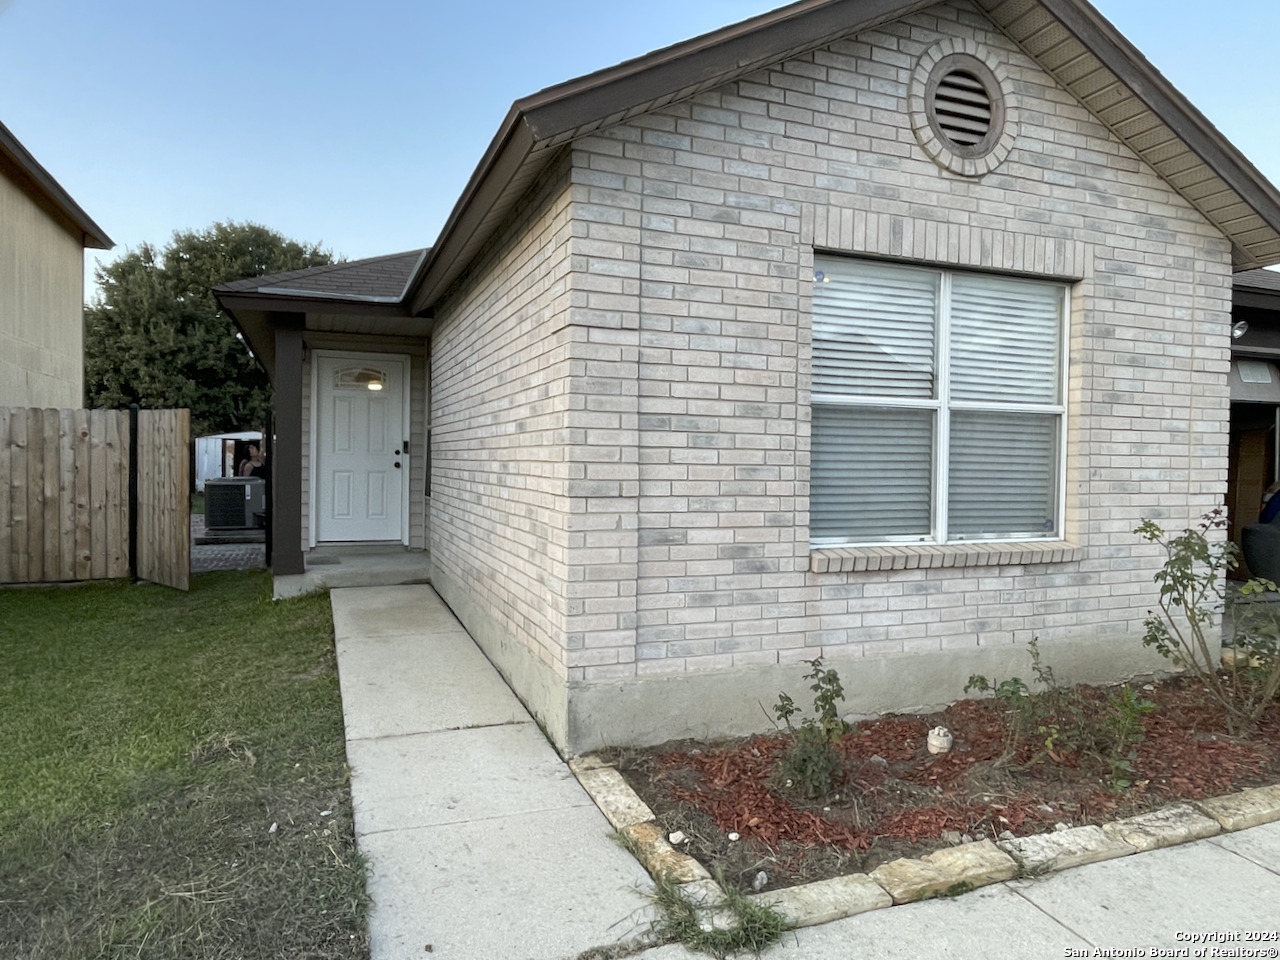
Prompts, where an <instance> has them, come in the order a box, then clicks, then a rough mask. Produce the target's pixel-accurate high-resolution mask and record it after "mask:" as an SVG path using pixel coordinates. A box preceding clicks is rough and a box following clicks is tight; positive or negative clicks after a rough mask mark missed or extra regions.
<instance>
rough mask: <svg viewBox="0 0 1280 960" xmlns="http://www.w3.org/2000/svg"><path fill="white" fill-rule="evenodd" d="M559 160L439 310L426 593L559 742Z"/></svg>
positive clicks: (562, 274) (562, 654) (564, 194)
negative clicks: (437, 598)
mask: <svg viewBox="0 0 1280 960" xmlns="http://www.w3.org/2000/svg"><path fill="white" fill-rule="evenodd" d="M572 231H573V224H572V223H571V221H570V202H569V194H568V164H567V158H563V159H562V160H561V161H560V162H553V164H552V166H551V168H550V170H549V172H548V173H547V175H546V176H544V178H543V179H542V180H541V181H540V182H539V183H538V184H536V185H535V186H534V187H533V189H532V190H531V192H530V194H529V196H528V197H527V198H526V200H525V201H524V202H523V203H522V204H521V205H520V206H519V207H518V208H517V209H516V210H515V211H514V212H513V213H512V215H511V218H510V220H509V221H508V223H506V224H505V225H504V227H503V229H502V230H500V231H499V236H500V237H501V238H502V240H501V242H500V243H498V244H497V245H495V246H493V247H492V248H491V249H489V250H487V251H485V252H484V253H483V254H482V256H481V257H480V258H479V259H478V261H477V263H476V264H475V265H474V266H473V267H472V269H471V271H470V272H469V273H468V274H467V275H466V276H464V277H463V278H462V279H460V280H459V281H458V283H457V284H456V285H455V288H454V289H453V290H452V291H451V292H450V293H449V295H448V296H447V297H446V299H445V300H444V301H443V302H442V303H441V304H440V305H439V306H437V308H436V324H435V326H434V328H433V331H432V336H431V348H430V364H431V371H430V377H431V415H430V429H431V436H432V443H431V461H432V462H431V499H430V503H429V507H430V532H431V543H430V549H431V564H432V574H431V578H432V584H433V586H434V587H435V588H436V590H437V591H439V593H440V595H441V596H442V597H443V598H444V600H445V601H446V602H447V603H448V604H449V606H450V607H451V608H452V609H453V611H454V613H455V614H457V616H458V617H459V619H460V620H461V621H462V623H463V624H464V625H465V626H466V628H467V629H468V631H470V633H471V635H472V636H473V637H474V638H475V639H476V640H477V641H478V642H479V643H480V645H481V647H483V648H484V650H485V652H486V653H487V654H488V655H489V657H490V659H492V660H493V661H494V662H495V663H496V664H497V666H498V667H499V668H500V669H501V670H502V672H503V673H504V674H505V675H506V677H507V678H508V680H509V681H510V682H511V683H512V686H513V687H514V688H515V690H516V692H517V693H518V694H519V695H520V696H521V697H522V699H523V700H524V701H525V703H526V704H527V705H528V706H529V707H530V709H531V710H532V711H533V713H534V714H535V715H536V716H537V717H538V719H539V720H540V721H541V722H542V723H543V724H544V725H545V727H546V729H547V730H548V731H549V732H550V733H551V734H552V736H553V737H554V738H555V739H556V740H557V741H559V742H563V739H564V736H565V730H566V726H565V724H566V710H567V674H568V669H569V661H568V657H569V653H570V650H569V647H570V641H569V640H568V639H567V636H566V616H567V615H568V612H569V594H570V584H569V576H570V572H569V569H568V554H569V550H570V542H571V538H573V537H574V536H575V535H576V534H575V530H576V528H577V525H578V524H579V523H581V522H582V521H584V520H585V519H589V518H585V517H584V516H583V515H582V514H581V513H580V512H578V511H581V510H582V509H583V506H582V504H581V503H580V502H577V501H575V500H574V499H573V498H572V497H573V495H574V493H575V489H574V485H575V484H576V483H578V482H579V480H580V473H581V468H580V467H579V466H578V465H576V464H575V463H574V462H573V460H572V457H571V451H572V444H573V443H574V436H573V430H572V419H571V417H572V415H573V411H571V406H572V405H573V404H574V403H582V402H583V401H582V396H581V394H580V393H579V394H575V393H573V392H571V390H570V378H571V377H572V376H574V375H575V373H577V372H581V369H582V368H583V367H584V366H585V365H584V364H583V363H582V362H581V361H574V360H573V359H572V357H573V353H574V342H575V339H576V338H578V337H580V336H582V335H583V333H582V331H581V330H580V329H579V328H575V327H574V326H573V325H572V323H571V319H572V313H571V309H570V308H571V298H572V297H573V293H572V285H571V283H570V271H571V268H572V264H571V258H570V250H571V247H570V244H571V236H572Z"/></svg>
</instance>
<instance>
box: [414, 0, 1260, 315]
mask: <svg viewBox="0 0 1280 960" xmlns="http://www.w3.org/2000/svg"><path fill="white" fill-rule="evenodd" d="M937 2H938V0H800V2H798V3H793V4H791V5H789V6H786V7H782V8H781V9H778V10H775V11H772V12H770V13H766V14H762V15H761V16H757V17H753V18H751V19H750V20H745V21H743V22H742V23H738V24H734V25H732V26H729V27H724V28H723V29H720V30H716V31H713V32H711V33H708V34H704V35H703V36H700V37H696V38H694V39H692V40H686V41H684V42H682V43H677V44H675V45H673V46H670V47H666V48H665V49H662V50H658V51H655V52H653V53H650V54H647V55H645V56H643V57H639V58H637V59H634V60H628V61H626V62H625V63H621V64H618V65H617V66H613V67H609V68H607V69H604V70H599V71H597V72H595V73H592V74H588V75H587V76H584V77H580V78H578V79H576V80H571V81H568V82H566V83H562V84H559V85H557V86H553V87H549V88H547V89H546V90H543V91H541V92H539V93H536V94H533V95H532V96H529V97H525V98H523V99H521V100H517V101H516V102H515V103H514V104H513V105H512V107H511V110H510V112H508V114H507V117H506V119H505V120H504V121H503V123H502V126H501V127H499V129H498V132H497V134H496V135H495V136H494V138H493V141H492V142H491V143H490V145H489V148H488V149H487V150H486V151H485V154H484V156H483V157H482V158H481V160H480V163H479V165H478V166H477V167H476V170H475V172H474V173H473V174H472V176H471V179H470V181H469V182H468V183H467V186H466V188H465V190H464V191H463V193H462V196H461V197H460V198H459V200H458V202H457V204H456V205H455V206H454V208H453V211H452V213H451V214H450V216H449V219H448V220H447V221H446V223H445V226H444V229H443V230H442V231H441V234H440V238H439V239H438V240H437V241H436V244H435V246H434V247H433V248H432V249H431V252H430V254H429V255H428V256H427V258H426V260H425V261H424V263H423V265H422V267H421V269H420V271H419V274H418V276H417V277H416V279H415V281H414V283H413V290H414V292H413V295H412V301H411V303H410V304H409V309H410V311H411V312H413V313H415V314H420V313H424V312H427V311H430V310H431V309H432V308H433V306H434V305H435V303H436V302H437V301H438V300H439V299H440V297H441V296H442V295H443V294H444V292H445V291H446V290H447V288H448V287H449V285H450V284H451V283H452V282H453V281H454V280H455V279H457V277H458V276H459V275H460V274H461V273H462V272H463V271H464V270H465V269H466V267H467V265H468V264H469V263H470V261H471V260H472V259H473V258H474V257H475V255H476V254H477V253H478V252H479V251H480V249H481V247H482V246H483V244H484V243H485V242H486V241H487V240H488V238H489V237H490V236H491V235H492V234H493V232H494V231H495V230H496V229H497V227H498V225H499V224H500V223H501V221H502V220H503V219H504V218H505V217H506V215H507V214H508V213H509V212H510V211H511V209H512V207H513V206H514V205H515V204H516V202H517V201H518V200H519V199H520V197H521V196H522V195H523V194H524V193H525V191H526V190H527V189H528V188H529V187H530V185H531V184H532V183H533V181H534V180H535V179H536V178H537V177H538V175H539V174H541V173H542V172H543V170H544V169H545V168H546V166H547V165H548V164H549V163H550V162H551V160H552V158H553V157H554V156H555V154H556V151H557V148H559V147H561V146H564V145H565V144H568V143H570V142H571V141H572V140H574V139H575V138H577V137H581V136H584V135H586V134H589V133H591V132H593V131H595V130H598V129H600V128H601V127H604V126H607V125H609V124H612V123H617V122H620V121H624V120H627V119H630V118H631V117H634V116H637V115H639V114H642V113H645V112H647V111H650V110H654V109H658V108H660V107H662V106H665V105H666V104H669V103H674V102H677V101H680V100H684V99H687V98H689V97H692V96H694V95H695V94H697V93H699V92H701V91H704V90H708V89H711V88H713V87H717V86H720V85H722V84H724V83H728V82H730V81H732V80H735V79H738V78H740V77H743V76H746V75H748V74H750V73H752V72H754V71H757V70H759V69H761V68H763V67H766V66H768V65H770V64H772V63H776V62H779V61H781V60H785V59H788V58H790V57H794V56H797V55H799V54H802V53H805V52H807V51H809V50H813V49H817V48H818V47H821V46H825V45H827V44H829V43H831V42H833V41H834V40H836V39H839V38H841V37H845V36H850V35H853V34H857V33H860V32H862V31H865V30H868V29H871V28H873V27H876V26H878V25H880V24H882V23H886V22H889V21H892V20H896V19H899V18H901V17H903V16H906V15H908V14H911V13H914V12H916V11H918V10H923V9H927V8H928V7H931V6H935V5H936V3H937ZM970 2H972V3H974V4H975V6H976V7H977V8H978V9H980V10H981V11H983V12H984V13H985V14H986V15H987V16H988V17H990V18H991V20H992V22H994V23H995V24H996V25H997V26H998V27H999V28H1000V29H1001V30H1003V31H1004V32H1005V34H1006V35H1007V36H1009V37H1010V38H1011V39H1012V40H1013V41H1014V42H1015V43H1017V44H1018V45H1019V46H1020V47H1021V48H1022V49H1023V51H1025V52H1026V53H1027V54H1028V55H1029V56H1031V57H1032V58H1034V59H1035V60H1036V61H1037V62H1038V63H1039V64H1040V65H1041V66H1042V67H1043V68H1044V69H1045V70H1046V71H1047V72H1048V73H1050V74H1051V75H1053V76H1054V77H1055V78H1056V79H1057V80H1058V81H1059V82H1060V83H1061V84H1062V85H1063V86H1064V87H1065V88H1066V89H1068V90H1070V91H1071V92H1072V93H1073V94H1075V95H1076V97H1077V98H1079V100H1080V101H1081V102H1082V103H1084V104H1085V106H1086V107H1088V109H1089V110H1090V111H1091V112H1092V113H1093V114H1094V116H1096V117H1097V118H1098V119H1099V120H1100V121H1101V122H1102V123H1104V124H1106V126H1107V127H1108V128H1110V129H1111V130H1112V132H1113V133H1115V135H1116V136H1117V137H1119V138H1120V139H1121V140H1122V141H1124V142H1125V143H1126V144H1128V146H1129V147H1130V148H1131V149H1133V150H1134V152H1135V153H1137V154H1138V155H1139V156H1140V157H1142V158H1143V159H1144V160H1145V161H1146V162H1147V163H1149V164H1150V165H1151V166H1152V167H1153V168H1154V169H1155V170H1156V171H1157V173H1159V174H1160V176H1161V177H1163V178H1164V179H1165V181H1166V182H1167V183H1168V184H1169V185H1170V186H1171V187H1172V188H1173V189H1174V190H1176V191H1178V193H1180V194H1181V195H1182V196H1183V197H1184V198H1186V200H1187V201H1188V202H1189V203H1191V204H1192V205H1193V206H1195V207H1196V208H1197V209H1198V210H1199V211H1200V212H1201V213H1202V214H1203V215H1204V216H1205V217H1206V218H1207V219H1208V220H1210V222H1212V223H1213V224H1215V225H1216V226H1217V227H1218V228H1219V229H1220V230H1221V231H1222V233H1223V235H1224V236H1226V237H1227V238H1228V239H1229V240H1230V241H1231V245H1232V258H1233V263H1234V265H1235V268H1236V269H1237V270H1244V269H1248V268H1251V267H1260V266H1266V265H1269V264H1273V263H1278V262H1280V192H1277V190H1276V188H1275V187H1274V186H1272V185H1271V183H1269V182H1268V181H1267V179H1266V178H1265V177H1263V176H1262V174H1261V173H1259V172H1258V170H1257V169H1256V168H1255V167H1254V166H1253V165H1252V164H1251V163H1250V162H1249V161H1248V160H1247V159H1245V157H1244V156H1243V154H1241V153H1240V152H1239V151H1238V150H1237V149H1236V148H1235V147H1234V146H1232V145H1231V143H1230V142H1228V140H1227V139H1226V138H1225V137H1223V136H1222V134H1221V133H1219V132H1218V131H1217V129H1215V128H1214V126H1213V125H1212V124H1211V123H1210V122H1209V121H1208V120H1207V119H1205V117H1204V115H1203V114H1201V113H1200V111H1199V110H1197V109H1196V108H1195V107H1194V106H1192V105H1191V103H1190V102H1189V101H1187V99H1186V98H1185V97H1183V96H1182V94H1180V93H1179V92H1178V91H1177V90H1176V89H1174V87H1173V85H1172V84H1170V83H1169V81H1168V80H1166V79H1165V78H1164V77H1163V76H1162V75H1161V74H1160V72H1159V71H1158V70H1156V68H1155V67H1154V66H1152V65H1151V63H1150V62H1149V61H1148V60H1147V59H1146V58H1145V57H1143V56H1142V54H1141V53H1139V52H1138V50H1137V49H1136V48H1135V47H1134V46H1133V45H1132V44H1131V43H1129V41H1128V40H1126V39H1125V38H1124V37H1123V36H1122V35H1121V34H1120V32H1119V31H1118V30H1116V28H1115V27H1113V26H1112V25H1111V24H1110V23H1109V22H1108V21H1107V20H1106V19H1105V18H1104V17H1103V16H1102V15H1101V14H1100V13H1099V12H1098V11H1097V10H1096V9H1095V8H1094V7H1093V6H1091V5H1090V4H1089V3H1088V2H1087V0H970Z"/></svg>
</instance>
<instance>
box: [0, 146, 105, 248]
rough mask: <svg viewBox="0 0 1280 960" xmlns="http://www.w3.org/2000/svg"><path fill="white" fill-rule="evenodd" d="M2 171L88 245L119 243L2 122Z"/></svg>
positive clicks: (98, 246)
mask: <svg viewBox="0 0 1280 960" xmlns="http://www.w3.org/2000/svg"><path fill="white" fill-rule="evenodd" d="M0 174H3V175H4V176H6V177H8V178H9V179H10V180H12V181H13V182H14V183H15V184H17V186H18V187H19V188H21V189H22V191H23V192H24V193H26V194H27V196H29V197H30V198H31V199H32V200H33V201H34V202H35V203H36V204H38V205H39V206H40V208H41V209H42V210H44V211H45V213H47V214H49V216H50V217H52V218H53V219H54V220H55V221H56V222H57V223H58V224H59V225H60V226H61V227H62V228H63V229H64V230H66V231H67V232H68V233H70V234H71V235H72V236H74V237H78V238H79V239H80V242H81V243H82V244H83V245H84V246H86V247H93V248H94V249H97V250H110V249H111V248H112V247H114V246H115V243H114V242H112V240H111V238H110V237H108V236H107V235H106V233H105V232H104V231H103V229H102V228H101V227H100V226H98V225H97V224H96V223H94V222H93V220H91V219H90V218H89V215H88V214H87V213H85V212H84V210H82V209H81V208H80V205H79V204H78V203H76V202H75V201H74V200H72V199H71V195H70V194H69V193H67V191H65V190H63V189H62V186H61V185H60V184H59V183H58V181H57V180H55V179H53V177H52V176H50V175H49V171H48V170H46V169H45V168H44V167H42V166H40V164H39V163H37V162H36V158H35V157H33V156H32V155H31V154H30V153H29V152H27V148H26V147H24V146H23V145H22V144H21V143H19V142H18V138H17V137H15V136H14V135H13V134H12V133H11V132H10V131H9V128H8V127H6V126H5V125H4V124H3V123H0Z"/></svg>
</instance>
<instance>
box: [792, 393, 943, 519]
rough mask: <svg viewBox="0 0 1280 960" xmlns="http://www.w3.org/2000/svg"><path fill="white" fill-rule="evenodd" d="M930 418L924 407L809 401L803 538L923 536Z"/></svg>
mask: <svg viewBox="0 0 1280 960" xmlns="http://www.w3.org/2000/svg"><path fill="white" fill-rule="evenodd" d="M933 420H934V414H933V411H931V410H895V409H892V408H885V407H855V406H844V405H838V404H830V405H828V404H815V405H814V407H813V469H812V471H811V473H810V482H809V489H810V497H809V530H810V536H811V537H814V538H822V539H836V540H888V539H916V540H921V539H925V538H927V537H928V536H929V535H930V530H931V511H930V498H931V496H932V489H933V476H932V474H933V467H932V464H933Z"/></svg>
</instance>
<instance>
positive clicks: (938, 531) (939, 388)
mask: <svg viewBox="0 0 1280 960" xmlns="http://www.w3.org/2000/svg"><path fill="white" fill-rule="evenodd" d="M841 262H845V263H871V264H874V263H877V262H880V261H875V260H871V259H868V258H855V257H848V256H835V255H830V254H817V255H816V256H815V260H814V272H815V276H814V282H815V284H816V283H820V282H822V278H823V276H824V268H826V269H833V268H834V269H837V270H838V269H839V265H840V264H841ZM885 263H886V264H888V263H889V262H888V261H885ZM894 265H897V266H903V267H910V268H912V269H918V270H925V271H928V272H932V273H934V274H937V275H938V277H939V286H938V303H937V310H936V312H937V316H936V326H935V334H934V337H935V339H934V358H933V359H934V377H935V380H934V383H935V389H934V396H933V398H931V399H920V398H912V397H895V396H885V395H881V394H857V393H830V392H818V391H817V390H815V391H814V392H813V393H812V395H811V403H812V405H814V406H817V405H820V404H825V405H832V406H834V405H848V406H858V407H879V408H893V409H902V410H921V409H924V410H931V411H933V413H934V428H933V462H932V464H931V473H932V477H931V500H932V509H931V529H930V533H929V535H927V536H920V535H913V534H907V535H903V536H899V537H886V538H884V539H875V540H850V539H847V538H841V537H814V536H811V537H810V547H811V549H815V550H820V549H824V548H836V547H855V548H856V547H871V548H874V547H885V546H908V545H920V546H930V547H937V546H950V545H959V544H966V545H972V544H996V543H1022V542H1026V541H1029V540H1034V541H1037V542H1055V541H1064V540H1065V537H1066V533H1065V529H1064V527H1065V518H1066V473H1067V469H1066V467H1067V436H1068V432H1069V431H1068V422H1067V390H1068V382H1069V380H1068V375H1069V345H1070V342H1071V339H1070V337H1071V290H1070V286H1069V284H1068V282H1067V281H1064V280H1059V279H1055V278H1041V277H1027V276H1023V275H1014V274H997V273H994V272H986V275H988V276H996V277H1002V278H1008V279H1013V280H1022V281H1026V282H1029V283H1036V284H1040V285H1042V286H1044V287H1056V288H1058V291H1059V296H1060V298H1061V299H1060V306H1059V325H1058V343H1057V361H1058V364H1057V365H1058V370H1057V384H1056V390H1055V394H1056V397H1057V400H1058V402H1057V403H1053V404H1045V403H1036V404H1017V403H1000V402H998V401H989V402H987V401H984V402H973V401H960V400H951V399H950V396H951V370H950V366H951V364H950V362H949V357H950V352H951V285H952V278H953V277H955V276H957V275H960V274H964V275H969V276H975V275H976V276H982V275H984V272H982V271H973V270H958V269H952V268H949V267H937V266H933V265H927V264H916V263H897V264H894ZM813 309H814V311H815V314H816V311H817V306H816V303H815V305H814V308H813ZM814 342H815V345H816V343H817V342H818V337H817V334H816V332H815V334H814ZM815 352H816V351H815ZM966 410H971V411H977V412H992V413H1000V412H1010V413H1021V414H1041V415H1051V416H1055V417H1057V423H1058V436H1057V441H1058V442H1057V450H1056V457H1057V460H1056V463H1055V464H1054V479H1053V483H1054V484H1055V486H1056V490H1055V491H1054V492H1053V495H1052V497H1051V499H1052V501H1053V502H1054V504H1055V510H1056V515H1055V518H1054V528H1055V529H1054V530H1053V531H1052V532H1050V533H1046V534H1045V535H1043V536H1037V535H1035V534H1033V533H1030V532H1028V533H1027V534H1021V533H1020V534H1018V535H1017V536H1010V537H1003V538H986V537H984V538H973V539H965V538H964V537H955V538H950V539H949V538H948V529H947V523H948V519H949V518H948V510H949V508H950V496H949V495H950V477H949V472H950V471H949V467H948V464H949V463H950V454H951V451H950V437H951V416H952V414H953V413H954V412H957V411H966ZM812 422H813V420H812V418H811V423H812ZM810 449H811V451H813V450H814V444H812V443H811V445H810ZM811 455H812V454H811ZM813 495H814V491H813V485H812V483H811V484H810V496H811V497H812V496H813ZM811 514H812V509H811Z"/></svg>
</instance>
